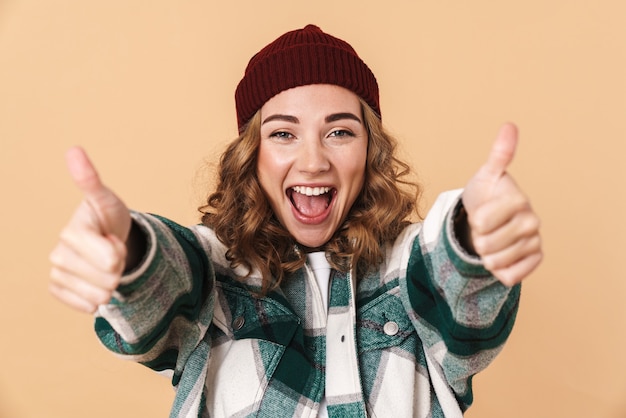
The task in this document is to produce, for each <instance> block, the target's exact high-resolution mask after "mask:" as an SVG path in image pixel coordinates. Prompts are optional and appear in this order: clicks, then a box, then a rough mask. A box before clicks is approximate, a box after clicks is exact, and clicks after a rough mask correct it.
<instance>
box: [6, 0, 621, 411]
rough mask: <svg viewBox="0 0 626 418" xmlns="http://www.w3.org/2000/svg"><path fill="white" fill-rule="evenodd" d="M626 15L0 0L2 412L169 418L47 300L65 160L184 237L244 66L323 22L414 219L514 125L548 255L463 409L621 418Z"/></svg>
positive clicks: (600, 8) (362, 2)
mask: <svg viewBox="0 0 626 418" xmlns="http://www.w3.org/2000/svg"><path fill="white" fill-rule="evenodd" d="M625 16H626V3H624V2H623V1H621V0H613V1H611V0H597V1H593V2H592V1H586V0H585V1H583V0H554V1H546V0H524V1H488V0H474V1H437V2H435V1H423V0H407V1H392V0H389V1H383V2H380V1H377V2H373V1H372V2H369V1H366V0H345V1H336V0H332V1H329V0H317V1H311V2H295V1H280V0H277V1H272V0H266V1H262V2H252V1H239V2H224V1H222V2H213V1H208V0H207V1H199V0H194V1H191V0H190V1H165V0H152V1H149V2H148V1H121V0H110V1H106V2H102V1H93V2H92V1H84V0H75V1H70V0H55V1H35V0H0V145H1V146H0V192H1V196H2V197H1V198H2V201H1V202H2V203H1V204H0V211H1V212H2V213H1V215H0V234H1V235H0V236H1V240H0V257H1V260H0V359H2V366H1V372H0V416H1V417H18V418H22V417H27V418H30V417H44V416H45V417H51V418H55V417H59V418H60V417H109V416H115V417H165V416H167V415H168V413H169V407H170V404H171V402H172V399H173V395H174V393H173V390H172V388H171V386H170V383H169V382H168V380H167V379H165V378H162V377H160V376H158V375H156V374H154V373H152V372H150V371H149V370H147V369H144V368H143V367H141V366H138V365H136V364H131V363H127V362H124V361H121V360H119V359H117V358H114V357H113V356H112V355H111V354H109V353H108V352H106V351H105V350H104V349H103V348H102V347H101V346H100V344H99V342H98V341H97V340H96V338H95V336H94V334H93V332H92V322H93V320H92V318H91V317H90V316H89V315H82V314H79V313H76V312H74V311H72V310H70V309H69V308H66V307H65V306H64V305H62V304H60V303H58V302H56V301H55V300H54V299H53V298H52V297H51V296H50V295H49V294H48V291H47V281H48V271H49V262H48V253H49V252H50V250H51V249H52V248H53V246H54V245H55V242H56V240H57V236H58V234H59V232H60V230H61V228H62V226H63V225H64V224H65V222H66V221H67V220H68V218H69V217H70V215H71V213H72V211H73V209H74V207H75V206H76V205H77V204H78V202H79V200H80V195H79V194H78V192H77V190H76V188H75V187H74V185H73V184H72V182H71V180H70V178H69V175H68V174H67V171H66V169H65V164H64V153H65V151H66V150H67V148H68V147H70V146H71V145H74V144H79V145H82V146H83V147H85V148H86V149H87V151H88V152H89V154H90V155H91V157H92V159H93V161H94V162H95V163H96V165H97V167H98V168H99V170H100V173H101V176H102V178H103V179H104V181H105V182H106V183H107V184H108V185H109V186H110V187H111V188H113V189H114V190H115V191H116V192H117V193H118V194H119V195H120V196H121V197H122V198H123V199H124V200H125V201H126V203H127V204H128V205H129V206H131V207H132V208H134V209H137V210H142V211H150V212H154V213H159V214H161V215H164V216H167V217H170V218H172V219H174V220H176V221H178V222H180V223H183V224H192V223H196V222H198V212H197V210H196V208H197V207H198V206H199V205H201V204H202V202H203V199H204V198H205V197H206V193H207V190H208V188H209V187H210V183H211V181H210V179H211V178H212V175H213V172H212V167H213V165H214V163H215V162H216V159H217V156H218V155H219V153H220V152H221V151H222V150H223V149H224V145H225V144H226V143H227V142H228V141H229V140H231V139H232V138H234V137H235V135H236V119H235V112H234V99H233V94H234V89H235V86H236V84H237V82H238V81H239V79H240V78H241V76H242V74H243V70H244V68H245V65H246V64H247V61H248V59H249V58H250V57H251V56H252V54H254V53H255V52H256V51H258V50H259V49H260V48H261V47H262V46H264V45H265V44H267V43H268V42H270V41H272V40H273V39H275V38H276V37H277V36H278V35H280V34H282V33H283V32H285V31H287V30H291V29H296V28H300V27H303V26H304V25H306V24H307V23H315V24H317V25H319V26H320V27H321V28H322V29H323V30H324V31H326V32H329V33H331V34H334V35H336V36H339V37H341V38H343V39H346V40H348V41H349V42H350V43H351V44H352V45H353V46H354V47H355V48H356V50H357V51H358V52H359V54H360V55H361V57H362V58H363V59H364V60H365V61H366V62H367V63H368V65H369V66H370V67H371V68H372V69H373V71H374V73H375V74H376V76H377V78H378V80H379V83H380V87H381V106H382V113H383V119H384V122H385V123H386V124H387V126H388V127H389V128H390V129H391V131H392V132H394V133H395V134H396V135H397V136H398V138H399V139H400V141H401V147H402V155H403V157H404V158H405V159H407V160H408V161H409V162H410V163H411V165H412V166H413V167H414V168H415V170H416V172H417V173H418V175H419V178H420V181H421V182H422V184H423V185H424V187H425V190H426V192H425V194H424V198H423V201H422V202H421V207H422V209H423V210H424V211H425V210H427V209H428V207H429V206H430V205H431V204H432V202H433V200H434V198H435V196H436V195H437V194H438V193H439V192H441V191H443V190H447V189H451V188H456V187H462V186H463V185H464V184H465V182H466V181H467V179H469V177H470V176H471V175H472V174H473V172H474V171H475V170H476V169H477V168H478V167H479V166H480V164H482V162H483V161H484V159H485V158H486V156H487V153H488V151H489V148H490V146H491V143H492V141H493V139H494V138H495V134H496V132H497V130H498V128H499V126H500V125H501V123H502V122H505V121H514V122H516V123H517V124H518V126H519V127H520V133H521V141H520V144H519V148H518V152H517V156H516V159H515V161H514V163H513V165H512V166H511V170H510V171H511V172H512V173H513V175H514V176H515V177H516V179H517V181H518V182H519V183H520V184H521V185H522V186H523V188H524V190H525V191H526V192H527V193H528V195H529V196H530V197H531V201H532V203H533V206H534V208H535V209H536V211H537V212H538V213H539V214H540V215H541V218H542V236H543V238H544V249H545V255H546V256H545V261H544V263H543V265H542V266H541V268H540V269H539V270H537V271H536V273H534V274H533V275H532V277H530V278H529V279H528V281H527V282H526V283H525V285H524V290H523V295H522V301H521V308H520V312H519V316H518V321H517V324H516V328H515V329H514V331H513V334H512V336H511V338H510V340H509V342H508V344H507V346H506V347H505V349H504V350H503V352H502V353H501V355H500V356H499V357H498V358H497V359H496V361H495V362H494V363H493V364H492V365H491V367H490V368H489V369H487V370H486V371H485V372H484V373H482V374H480V375H478V376H477V377H476V378H475V380H474V383H475V404H474V406H473V407H472V408H471V409H470V411H469V412H468V413H467V416H468V417H471V418H478V417H481V418H483V417H485V418H499V417H508V418H522V417H524V418H525V417H536V418H542V417H545V418H551V417H568V418H578V417H580V418H583V417H585V418H586V417H602V418H604V417H606V418H623V417H626V356H625V355H624V347H625V345H626V335H625V328H626V327H625V325H626V303H624V295H625V294H626V281H625V280H624V279H625V277H624V271H623V266H624V264H625V263H624V257H625V251H624V250H625V249H626V248H625V245H624V236H625V235H626V226H625V222H624V213H625V212H626V199H625V197H624V186H625V184H624V180H625V169H624V162H623V157H624V154H625V152H626V145H625V139H626V128H625V125H626V121H625V116H626V115H625V113H626V77H625V75H626V25H625V24H624V17H625Z"/></svg>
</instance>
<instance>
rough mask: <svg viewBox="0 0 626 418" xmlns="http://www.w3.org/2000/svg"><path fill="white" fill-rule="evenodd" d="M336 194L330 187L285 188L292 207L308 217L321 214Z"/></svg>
mask: <svg viewBox="0 0 626 418" xmlns="http://www.w3.org/2000/svg"><path fill="white" fill-rule="evenodd" d="M336 194H337V191H336V189H334V188H332V187H308V186H294V187H290V188H289V189H287V196H288V197H289V200H291V204H292V205H293V207H294V208H295V209H296V210H297V211H298V212H299V213H300V214H302V215H303V216H306V217H308V218H315V217H318V216H321V215H323V214H324V213H325V212H326V210H327V209H328V207H329V206H330V204H331V202H332V200H333V197H334V196H335V195H336Z"/></svg>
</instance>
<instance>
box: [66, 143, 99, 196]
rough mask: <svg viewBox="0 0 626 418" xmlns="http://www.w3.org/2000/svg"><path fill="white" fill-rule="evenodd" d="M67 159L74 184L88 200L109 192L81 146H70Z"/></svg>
mask: <svg viewBox="0 0 626 418" xmlns="http://www.w3.org/2000/svg"><path fill="white" fill-rule="evenodd" d="M65 161H66V164H67V168H68V170H69V172H70V175H71V176H72V179H73V180H74V184H76V186H78V189H79V190H80V191H81V192H82V193H83V195H84V196H85V198H86V199H87V200H88V201H94V200H95V201H97V200H98V198H100V197H102V195H103V194H105V193H106V192H107V189H106V187H105V186H104V185H103V184H102V181H100V176H98V172H97V171H96V168H95V167H94V165H93V164H92V162H91V160H89V157H88V156H87V153H86V152H85V150H83V149H82V148H80V147H72V148H70V149H69V150H68V151H67V153H66V154H65Z"/></svg>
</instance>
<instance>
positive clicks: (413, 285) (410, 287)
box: [401, 191, 520, 409]
mask: <svg viewBox="0 0 626 418" xmlns="http://www.w3.org/2000/svg"><path fill="white" fill-rule="evenodd" d="M460 193H461V192H460V191H454V192H448V193H446V194H444V195H442V196H441V197H440V198H439V199H438V201H437V202H436V203H435V205H433V208H432V209H431V211H430V212H429V214H428V216H427V217H426V219H425V221H424V224H423V227H422V228H421V230H420V232H419V234H418V235H417V237H416V238H415V239H414V240H413V243H412V248H411V251H410V255H409V260H408V266H407V270H406V277H405V278H404V280H402V281H401V285H402V286H403V287H404V286H406V287H405V292H403V293H404V294H405V298H406V303H405V305H407V306H408V309H409V316H410V317H411V320H412V321H413V324H414V326H415V327H416V329H417V332H418V335H419V336H420V339H421V340H422V343H423V345H424V348H425V352H426V358H427V360H428V361H429V368H430V367H431V366H432V367H434V368H435V370H431V376H432V375H433V373H435V376H434V377H433V378H434V379H436V378H437V377H441V378H442V380H443V381H445V382H446V383H447V385H448V386H449V387H450V388H451V389H452V391H453V392H454V396H455V397H456V399H457V401H458V402H459V404H460V405H461V407H462V409H466V408H467V407H468V406H469V405H470V404H471V403H472V388H471V378H472V376H473V375H475V374H476V373H478V372H479V371H481V370H483V369H484V368H485V367H487V365H488V364H489V363H490V362H491V361H492V360H493V359H494V357H495V356H496V355H497V354H498V352H499V351H500V350H501V349H502V347H503V345H504V343H505V341H506V339H507V338H508V336H509V334H510V332H511V330H512V327H513V323H514V321H515V316H516V313H517V309H518V304H519V296H520V286H519V285H517V286H514V287H507V286H505V285H503V284H502V283H501V282H500V281H498V280H497V279H496V278H495V277H494V276H493V275H491V273H490V272H489V271H488V270H486V269H485V268H484V267H483V265H482V262H481V260H480V258H479V257H476V256H473V255H470V254H469V253H467V252H466V251H465V250H464V249H463V248H462V247H461V245H460V244H459V241H458V239H457V238H456V237H455V235H454V216H455V214H456V212H457V211H458V210H459V208H460V205H461V201H460Z"/></svg>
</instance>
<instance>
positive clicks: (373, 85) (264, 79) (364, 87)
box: [235, 25, 381, 132]
mask: <svg viewBox="0 0 626 418" xmlns="http://www.w3.org/2000/svg"><path fill="white" fill-rule="evenodd" d="M308 84H334V85H338V86H341V87H344V88H346V89H348V90H351V91H352V92H354V93H355V94H356V95H357V96H359V97H361V98H362V99H363V100H365V102H367V104H368V105H369V106H370V107H371V108H372V109H373V110H374V112H376V114H377V115H379V116H380V114H381V113H380V104H379V99H378V83H377V82H376V78H375V77H374V74H373V73H372V71H371V70H370V69H369V68H368V66H367V65H366V64H365V63H364V62H363V61H362V60H361V58H359V56H358V55H357V53H356V51H355V50H354V48H352V47H351V46H350V45H349V44H348V43H347V42H345V41H342V40H341V39H339V38H335V37H334V36H331V35H329V34H327V33H324V32H322V30H321V29H320V28H318V27H317V26H315V25H307V26H306V27H305V28H303V29H297V30H294V31H291V32H287V33H285V34H283V35H281V36H280V37H278V39H276V40H275V41H274V42H272V43H270V44H269V45H267V46H265V47H264V48H263V49H261V50H260V51H259V52H258V53H257V54H256V55H254V56H253V57H252V58H251V59H250V62H249V63H248V66H247V67H246V72H245V73H244V76H243V79H242V80H241V81H240V82H239V85H238V86H237V90H236V91H235V106H236V108H237V125H238V126H239V131H240V132H242V131H243V128H244V127H245V124H246V123H247V122H248V120H250V118H252V116H254V114H255V113H256V111H257V110H259V109H260V108H261V107H262V106H263V104H264V103H265V102H266V101H268V100H269V99H271V98H272V97H274V96H275V95H277V94H278V93H280V92H281V91H283V90H287V89H290V88H293V87H298V86H304V85H308Z"/></svg>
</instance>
